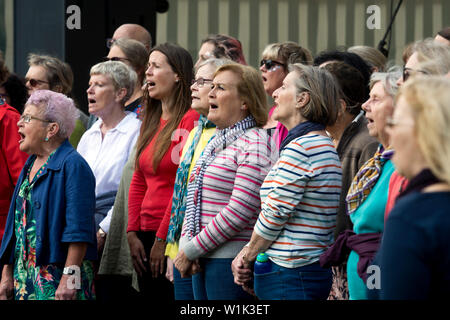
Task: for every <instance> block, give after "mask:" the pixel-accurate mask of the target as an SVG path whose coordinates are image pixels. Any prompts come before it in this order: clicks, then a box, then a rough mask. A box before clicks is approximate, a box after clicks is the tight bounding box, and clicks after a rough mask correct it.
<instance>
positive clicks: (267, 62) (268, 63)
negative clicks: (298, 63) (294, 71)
mask: <svg viewBox="0 0 450 320" xmlns="http://www.w3.org/2000/svg"><path fill="white" fill-rule="evenodd" d="M263 65H264V66H265V67H266V70H267V71H269V70H271V69H272V68H274V67H276V66H281V67H284V66H285V64H284V63H281V62H278V61H274V60H270V59H269V60H266V59H263V60H261V62H260V63H259V66H260V67H262V66H263Z"/></svg>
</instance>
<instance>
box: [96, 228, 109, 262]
mask: <svg viewBox="0 0 450 320" xmlns="http://www.w3.org/2000/svg"><path fill="white" fill-rule="evenodd" d="M106 236H107V234H106V232H104V231H103V230H102V229H101V228H100V230H98V231H97V252H98V256H99V258H101V257H102V255H103V249H104V248H105V242H106Z"/></svg>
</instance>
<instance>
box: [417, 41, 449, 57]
mask: <svg viewBox="0 0 450 320" xmlns="http://www.w3.org/2000/svg"><path fill="white" fill-rule="evenodd" d="M449 52H450V46H447V45H444V44H442V43H437V42H436V41H434V40H433V39H431V38H428V39H425V40H421V41H417V42H416V43H414V46H413V49H412V53H413V54H414V53H417V60H418V61H419V62H420V63H424V62H428V61H431V60H434V59H445V58H446V57H448V54H449Z"/></svg>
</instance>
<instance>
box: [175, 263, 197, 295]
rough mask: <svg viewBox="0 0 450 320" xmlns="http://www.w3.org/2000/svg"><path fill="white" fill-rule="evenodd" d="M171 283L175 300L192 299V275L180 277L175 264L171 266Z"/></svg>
mask: <svg viewBox="0 0 450 320" xmlns="http://www.w3.org/2000/svg"><path fill="white" fill-rule="evenodd" d="M173 284H174V289H175V300H194V290H193V289H192V277H187V278H182V277H181V274H180V271H178V269H177V268H175V266H174V267H173Z"/></svg>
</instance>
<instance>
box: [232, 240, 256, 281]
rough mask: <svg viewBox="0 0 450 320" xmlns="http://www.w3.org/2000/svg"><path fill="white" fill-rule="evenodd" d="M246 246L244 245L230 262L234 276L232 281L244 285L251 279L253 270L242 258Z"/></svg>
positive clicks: (245, 251)
mask: <svg viewBox="0 0 450 320" xmlns="http://www.w3.org/2000/svg"><path fill="white" fill-rule="evenodd" d="M246 253H247V248H246V247H244V248H243V249H242V250H241V252H239V254H238V255H237V256H236V258H234V260H233V262H232V263H231V271H232V273H233V276H234V283H236V284H237V285H239V286H244V285H246V284H248V283H249V282H250V281H252V280H253V271H252V268H251V266H250V265H249V264H248V263H247V262H246V261H245V260H244V256H245V254H246Z"/></svg>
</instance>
